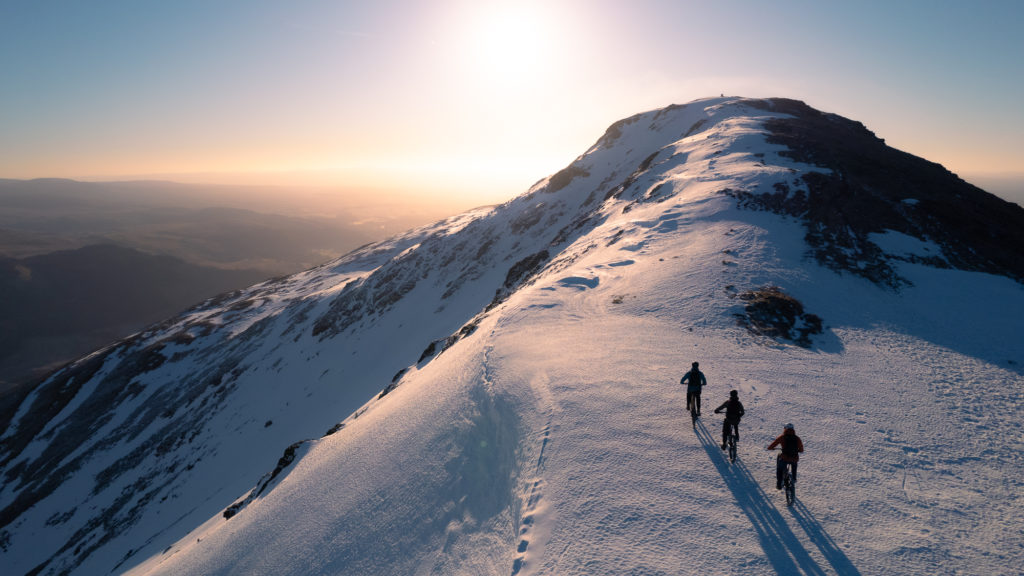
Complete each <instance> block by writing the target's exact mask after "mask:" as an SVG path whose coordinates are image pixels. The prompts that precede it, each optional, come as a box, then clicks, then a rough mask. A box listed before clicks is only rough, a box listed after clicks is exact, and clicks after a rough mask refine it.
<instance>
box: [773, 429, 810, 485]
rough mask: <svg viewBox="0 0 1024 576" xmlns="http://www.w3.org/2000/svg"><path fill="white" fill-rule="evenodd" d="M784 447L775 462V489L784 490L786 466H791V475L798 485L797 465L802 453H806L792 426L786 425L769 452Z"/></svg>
mask: <svg viewBox="0 0 1024 576" xmlns="http://www.w3.org/2000/svg"><path fill="white" fill-rule="evenodd" d="M780 444H781V445H782V453H781V454H779V457H778V459H777V460H776V461H775V489H776V490H782V479H783V478H784V477H785V476H786V466H789V470H790V474H791V475H792V476H793V483H794V484H796V465H797V462H799V461H800V453H801V452H803V451H804V443H803V442H802V441H801V440H800V437H799V436H797V435H796V430H795V429H794V428H793V425H792V424H786V426H785V428H783V430H782V434H781V435H779V437H778V438H776V439H775V440H773V441H772V443H771V444H769V445H768V449H769V450H773V449H774V448H775V447H776V446H779V445H780Z"/></svg>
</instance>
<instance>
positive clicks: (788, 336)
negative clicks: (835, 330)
mask: <svg viewBox="0 0 1024 576" xmlns="http://www.w3.org/2000/svg"><path fill="white" fill-rule="evenodd" d="M739 298H740V299H741V300H744V301H746V302H747V304H746V306H745V307H744V311H743V313H742V314H737V315H736V317H737V322H738V323H739V324H740V326H743V327H745V328H746V329H747V330H749V331H750V332H752V333H754V334H758V335H761V336H767V337H769V338H772V339H775V340H779V339H781V340H789V341H791V342H793V343H795V344H797V345H799V346H802V347H804V348H809V347H810V346H811V336H812V335H814V334H821V333H822V323H821V318H819V317H818V316H816V315H814V314H808V313H806V312H804V306H803V304H801V303H800V302H799V301H798V300H797V299H795V298H793V297H792V296H790V295H788V294H786V293H785V292H783V291H782V289H781V288H779V287H778V286H766V287H764V288H761V289H758V290H751V291H748V292H744V293H742V294H740V295H739Z"/></svg>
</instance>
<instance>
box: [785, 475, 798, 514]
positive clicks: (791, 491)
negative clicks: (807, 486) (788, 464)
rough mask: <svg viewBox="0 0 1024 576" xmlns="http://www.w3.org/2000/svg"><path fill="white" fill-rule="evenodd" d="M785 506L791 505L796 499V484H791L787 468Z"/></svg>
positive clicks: (791, 478) (791, 479)
mask: <svg viewBox="0 0 1024 576" xmlns="http://www.w3.org/2000/svg"><path fill="white" fill-rule="evenodd" d="M785 488H786V506H792V505H793V502H794V501H796V485H795V484H793V476H792V475H790V473H789V470H788V469H787V470H786V480H785Z"/></svg>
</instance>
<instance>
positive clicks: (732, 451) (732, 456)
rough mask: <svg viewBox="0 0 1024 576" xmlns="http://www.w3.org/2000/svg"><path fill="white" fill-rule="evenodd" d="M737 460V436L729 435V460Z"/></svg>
mask: <svg viewBox="0 0 1024 576" xmlns="http://www.w3.org/2000/svg"><path fill="white" fill-rule="evenodd" d="M735 461H736V437H735V436H729V462H735Z"/></svg>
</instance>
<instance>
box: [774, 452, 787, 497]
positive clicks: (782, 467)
mask: <svg viewBox="0 0 1024 576" xmlns="http://www.w3.org/2000/svg"><path fill="white" fill-rule="evenodd" d="M785 476H786V461H785V460H783V459H782V457H781V456H780V457H779V458H777V459H776V460H775V489H776V490H782V479H783V478H785Z"/></svg>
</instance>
